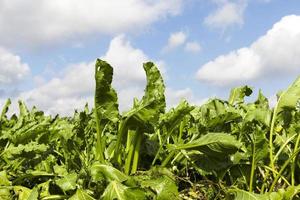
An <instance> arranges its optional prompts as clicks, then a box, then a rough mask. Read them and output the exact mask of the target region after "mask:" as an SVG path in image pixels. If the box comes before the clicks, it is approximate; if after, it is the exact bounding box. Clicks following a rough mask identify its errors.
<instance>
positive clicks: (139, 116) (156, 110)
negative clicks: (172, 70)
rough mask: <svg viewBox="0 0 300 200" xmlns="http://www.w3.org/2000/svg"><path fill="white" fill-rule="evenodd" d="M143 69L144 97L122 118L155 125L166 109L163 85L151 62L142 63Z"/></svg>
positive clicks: (157, 71)
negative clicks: (144, 76) (145, 80)
mask: <svg viewBox="0 0 300 200" xmlns="http://www.w3.org/2000/svg"><path fill="white" fill-rule="evenodd" d="M144 69H145V72H146V75H147V86H146V89H145V95H144V96H143V98H142V100H141V101H140V102H136V103H135V105H134V107H133V108H132V109H131V110H130V111H129V112H127V113H126V114H125V115H124V118H134V119H135V120H136V121H137V122H139V123H140V124H141V125H142V124H147V123H148V122H152V123H156V122H157V121H158V117H159V115H160V114H161V113H164V112H165V107H166V101H165V95H164V92H165V85H164V82H163V79H162V76H161V74H160V72H159V70H158V69H157V67H156V66H155V65H154V64H153V63H152V62H147V63H144Z"/></svg>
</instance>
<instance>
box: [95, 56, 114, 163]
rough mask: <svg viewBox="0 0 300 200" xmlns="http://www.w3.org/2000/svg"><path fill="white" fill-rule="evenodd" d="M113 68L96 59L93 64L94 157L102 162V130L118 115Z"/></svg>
mask: <svg viewBox="0 0 300 200" xmlns="http://www.w3.org/2000/svg"><path fill="white" fill-rule="evenodd" d="M112 76H113V68H112V67H111V66H110V65H109V64H108V63H107V62H105V61H103V60H100V59H97V61H96V65H95V80H96V89H95V102H94V103H95V119H96V125H97V146H96V158H97V159H98V160H99V161H101V162H104V153H103V152H104V148H103V141H102V131H103V129H104V127H105V125H106V124H107V123H108V122H109V121H112V122H117V121H118V117H119V111H118V102H117V101H118V97H117V93H116V91H115V90H114V89H113V88H112V86H111V83H112Z"/></svg>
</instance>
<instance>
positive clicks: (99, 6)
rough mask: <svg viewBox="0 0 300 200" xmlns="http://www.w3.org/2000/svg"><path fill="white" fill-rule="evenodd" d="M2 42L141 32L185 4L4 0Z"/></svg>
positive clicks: (0, 5)
mask: <svg viewBox="0 0 300 200" xmlns="http://www.w3.org/2000/svg"><path fill="white" fill-rule="evenodd" d="M0 8H1V12H0V27H1V29H0V42H1V43H5V44H14V45H16V42H18V43H26V44H28V45H34V44H40V43H50V42H51V43H53V42H54V41H57V40H61V41H62V40H65V39H69V38H74V37H77V36H81V35H86V34H92V33H102V34H116V33H120V32H127V31H129V32H137V31H139V30H142V28H143V27H145V26H147V25H150V24H151V23H153V22H155V21H158V20H161V19H162V18H165V17H168V16H172V15H176V14H178V13H180V11H181V8H182V0H168V1H164V0H155V1H149V0H127V1H123V0H110V1H107V0H88V1H85V0H51V1H49V0H27V1H23V0H2V1H1V2H0Z"/></svg>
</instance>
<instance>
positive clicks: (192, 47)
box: [184, 41, 202, 53]
mask: <svg viewBox="0 0 300 200" xmlns="http://www.w3.org/2000/svg"><path fill="white" fill-rule="evenodd" d="M201 49H202V48H201V46H200V44H199V43H198V42H195V41H194V42H187V43H186V44H185V47H184V50H185V51H187V52H192V53H197V52H199V51H201Z"/></svg>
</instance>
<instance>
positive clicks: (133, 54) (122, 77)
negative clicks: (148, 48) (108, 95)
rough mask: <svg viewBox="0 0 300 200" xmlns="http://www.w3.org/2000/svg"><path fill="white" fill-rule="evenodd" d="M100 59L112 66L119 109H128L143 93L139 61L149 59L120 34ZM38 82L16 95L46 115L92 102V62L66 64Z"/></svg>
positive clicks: (61, 112) (70, 110)
mask: <svg viewBox="0 0 300 200" xmlns="http://www.w3.org/2000/svg"><path fill="white" fill-rule="evenodd" d="M101 58H102V59H104V60H106V61H108V62H109V63H110V64H111V65H112V66H113V67H114V77H113V86H114V87H115V88H116V89H117V92H118V97H119V104H120V109H121V110H123V111H124V110H126V109H128V108H130V107H131V106H132V102H133V97H138V98H141V97H142V95H143V94H144V92H143V90H144V87H145V84H146V76H145V72H144V70H143V66H142V64H143V63H144V62H146V61H149V58H148V56H147V55H146V54H145V53H144V52H143V51H142V50H140V49H137V48H134V47H133V46H132V45H131V44H130V42H129V41H128V40H127V39H126V38H125V36H124V35H120V36H116V37H115V38H113V39H112V40H111V42H110V45H109V47H108V50H107V52H106V53H105V54H104V55H103V56H101ZM158 63H161V62H158ZM159 68H160V69H163V67H159ZM162 71H164V70H162ZM40 78H41V77H38V79H40ZM38 81H39V80H38ZM40 83H42V85H40V86H38V87H36V88H34V89H32V90H30V91H25V92H23V93H21V94H20V96H19V98H20V99H24V100H25V101H26V102H27V103H28V104H29V105H31V106H32V105H36V106H37V107H38V108H40V109H42V110H45V111H46V112H47V113H49V114H55V113H60V114H62V115H68V114H71V113H72V112H73V111H74V108H79V109H80V108H82V107H83V106H84V105H85V102H88V103H89V104H90V105H92V102H93V95H94V61H91V62H82V63H75V64H70V65H69V66H67V67H66V68H65V70H64V71H63V72H62V73H61V75H60V76H56V77H55V78H53V79H51V80H49V81H48V82H44V80H43V81H41V82H40Z"/></svg>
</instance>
